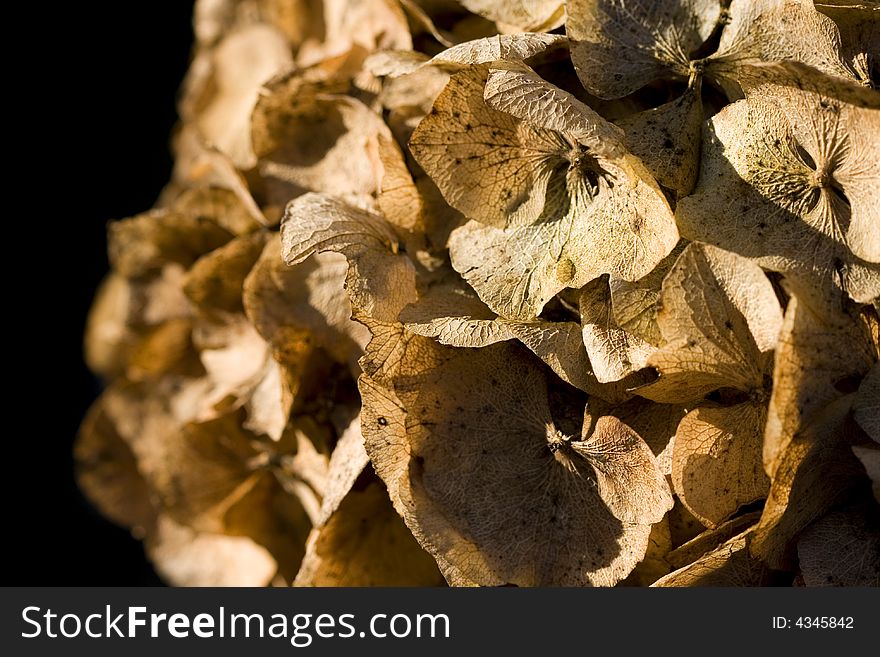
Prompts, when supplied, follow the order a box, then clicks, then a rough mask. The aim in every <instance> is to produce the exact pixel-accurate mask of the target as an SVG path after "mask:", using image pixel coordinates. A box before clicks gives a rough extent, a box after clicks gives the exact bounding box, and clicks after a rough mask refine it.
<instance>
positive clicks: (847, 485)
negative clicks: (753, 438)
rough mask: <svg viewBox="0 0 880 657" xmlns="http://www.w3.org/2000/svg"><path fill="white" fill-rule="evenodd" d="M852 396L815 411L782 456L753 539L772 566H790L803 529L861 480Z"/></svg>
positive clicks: (754, 551) (753, 548)
mask: <svg viewBox="0 0 880 657" xmlns="http://www.w3.org/2000/svg"><path fill="white" fill-rule="evenodd" d="M853 397H854V395H846V396H845V397H841V398H840V399H837V400H836V401H833V402H831V403H829V404H827V405H826V406H825V407H824V408H821V409H820V410H818V411H817V412H816V413H814V414H813V415H812V416H811V417H810V421H809V422H808V423H805V424H804V426H803V427H802V428H801V429H800V430H799V431H798V432H797V433H795V434H794V436H793V437H792V438H791V441H790V442H789V443H788V445H787V447H785V449H784V450H783V451H782V452H781V453H780V455H779V457H778V460H777V466H776V470H775V472H774V473H773V475H772V476H771V482H772V483H771V485H770V493H769V495H768V497H767V502H766V504H765V505H764V513H763V514H762V516H761V521H760V522H759V523H758V526H757V528H756V529H755V533H754V539H753V541H752V544H751V551H752V554H753V555H755V556H756V557H758V558H760V559H762V560H764V561H765V562H766V563H767V564H768V565H769V566H770V567H771V568H777V569H783V568H789V569H790V568H791V566H792V564H793V561H794V547H795V546H794V538H795V537H796V536H797V535H798V533H799V532H800V531H802V530H803V529H804V528H805V527H807V525H809V524H810V523H812V522H813V521H815V520H817V519H818V518H820V517H822V516H823V515H824V514H825V513H827V512H828V511H829V510H830V509H831V508H832V507H833V506H834V505H835V504H837V503H840V502H841V501H843V500H844V499H846V497H847V496H848V495H849V494H850V493H851V491H852V490H853V489H854V488H855V487H856V486H858V485H860V479H861V474H862V472H863V469H862V467H861V464H860V463H859V462H858V460H857V459H856V457H855V456H854V455H853V453H852V451H851V450H850V449H849V445H848V442H849V441H850V440H851V438H850V436H849V433H850V431H851V430H850V429H849V428H848V427H847V424H846V419H847V416H848V415H849V413H850V411H851V408H852V402H853ZM861 481H863V479H861Z"/></svg>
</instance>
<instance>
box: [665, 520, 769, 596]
mask: <svg viewBox="0 0 880 657" xmlns="http://www.w3.org/2000/svg"><path fill="white" fill-rule="evenodd" d="M750 531H751V530H747V531H745V532H743V533H742V534H740V535H739V536H735V537H734V538H731V539H730V540H729V541H727V542H726V543H724V544H722V545H721V547H719V548H717V549H715V550H712V551H711V552H709V553H707V554H705V555H703V556H702V557H700V558H699V559H697V560H696V561H695V562H693V563H692V564H690V565H688V566H685V567H684V568H679V569H678V570H675V571H673V572H671V573H669V574H668V575H667V576H666V577H662V578H661V579H659V580H658V581H656V582H655V583H654V584H653V586H658V587H670V586H762V585H767V584H768V583H769V581H770V578H769V572H768V570H767V567H766V566H765V565H764V564H763V563H761V562H760V561H758V560H757V559H753V558H752V557H751V556H750V555H749V539H750V537H751V534H750Z"/></svg>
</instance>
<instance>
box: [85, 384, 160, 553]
mask: <svg viewBox="0 0 880 657" xmlns="http://www.w3.org/2000/svg"><path fill="white" fill-rule="evenodd" d="M122 386H124V384H123V383H119V384H116V386H114V387H112V388H109V389H108V390H106V391H105V392H104V394H103V395H102V396H101V397H100V398H98V400H97V401H96V402H95V403H94V404H93V405H92V407H91V408H90V409H89V411H88V413H87V414H86V417H85V419H84V420H83V423H82V426H81V427H80V430H79V435H78V436H77V440H76V443H75V444H74V459H75V462H76V478H77V484H78V485H79V487H80V489H81V490H82V491H83V492H84V493H85V494H86V496H87V497H88V498H89V501H91V503H92V504H94V505H95V506H97V507H98V509H99V510H100V511H101V513H102V514H104V515H105V516H107V517H108V518H109V519H110V520H112V521H113V522H115V523H116V524H119V525H122V526H123V527H128V528H130V529H131V531H132V533H133V534H134V535H135V536H143V534H144V532H145V531H146V530H147V529H148V528H150V527H151V526H152V524H153V522H154V519H155V510H154V508H153V504H152V502H151V500H150V489H149V487H148V486H147V482H146V481H145V480H144V478H143V477H142V476H141V473H140V471H139V470H138V467H137V462H136V461H135V458H134V454H133V453H132V451H131V448H130V447H129V446H128V444H127V443H126V442H125V440H124V439H123V438H122V437H121V436H120V435H119V429H118V426H117V424H118V423H117V419H116V417H114V415H115V413H114V411H115V412H116V413H118V412H119V410H120V408H119V405H118V404H112V403H109V404H108V403H107V400H108V398H110V397H112V396H114V395H116V394H117V390H118V389H119V388H120V387H122Z"/></svg>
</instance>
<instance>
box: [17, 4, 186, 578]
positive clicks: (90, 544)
mask: <svg viewBox="0 0 880 657" xmlns="http://www.w3.org/2000/svg"><path fill="white" fill-rule="evenodd" d="M38 7H41V8H42V10H41V11H42V12H43V13H42V15H34V16H30V17H28V18H27V19H25V20H22V21H14V20H12V19H10V22H9V23H7V30H10V31H15V30H17V29H21V30H22V31H23V34H22V35H20V36H23V37H25V38H24V40H23V43H24V44H27V45H23V46H22V47H21V48H20V50H18V51H17V52H15V53H13V56H12V57H9V58H7V59H6V68H7V70H9V71H10V72H12V74H13V75H12V78H13V79H14V80H15V81H14V82H11V83H8V86H7V92H6V93H4V96H6V100H5V101H4V104H5V105H6V106H7V111H8V110H10V109H11V110H12V111H13V117H12V120H11V121H10V122H9V123H7V124H6V125H7V129H9V128H10V126H11V128H12V129H11V134H10V135H9V138H10V141H13V142H15V143H16V145H17V146H18V148H19V149H20V151H19V153H18V154H19V155H20V157H16V158H14V159H13V161H12V162H10V161H9V160H7V165H9V164H12V166H13V170H14V171H15V173H14V174H13V175H12V176H11V177H10V178H8V179H7V185H6V186H5V187H6V190H7V192H8V194H9V195H10V196H8V197H7V198H8V199H9V198H11V199H14V200H15V205H14V206H13V207H20V208H21V209H20V210H12V211H11V212H10V210H11V208H10V206H7V207H6V210H7V215H6V217H5V219H6V221H5V222H4V224H5V225H6V226H7V228H11V230H7V231H5V232H6V235H5V237H4V242H5V246H6V257H5V258H4V260H5V261H6V263H5V264H6V266H7V273H6V280H7V286H6V287H7V292H8V293H11V297H10V296H7V303H9V304H10V305H9V306H7V308H8V309H9V311H10V314H9V315H8V316H7V317H6V319H7V322H5V323H6V325H7V328H12V329H13V331H12V335H13V336H14V337H12V338H9V339H8V340H7V341H6V343H7V353H6V358H5V360H6V362H7V364H10V363H14V365H13V368H12V371H11V372H10V370H9V368H8V367H7V368H4V369H6V370H7V374H11V376H8V377H7V381H8V382H11V385H12V390H11V391H10V393H9V394H8V395H7V398H6V400H5V402H6V403H5V404H4V406H6V409H7V413H6V417H7V419H8V423H7V424H6V427H7V431H9V433H8V434H7V435H6V436H5V439H6V440H7V441H8V442H9V443H11V445H12V448H13V449H12V450H11V452H10V451H7V452H6V453H7V458H10V460H9V461H7V462H6V467H5V468H4V471H5V475H4V476H3V481H4V490H5V504H6V505H8V506H7V509H11V511H12V513H11V517H8V516H7V517H6V522H4V523H3V524H4V529H3V535H4V537H5V542H6V544H7V545H8V546H10V547H12V548H13V552H14V553H16V554H18V558H17V559H14V560H10V561H7V562H6V563H7V567H6V568H4V569H3V571H5V572H4V578H3V579H4V584H9V583H14V584H23V585H38V584H39V585H59V584H61V585H65V584H71V585H72V584H78V585H111V586H112V585H149V584H160V581H159V580H158V578H157V577H156V575H155V573H154V572H153V570H152V568H151V567H150V565H149V564H148V562H147V561H146V560H145V558H144V553H143V549H142V547H141V545H140V543H139V542H138V541H135V540H134V539H133V538H131V536H130V535H129V534H128V532H127V531H126V530H124V529H121V528H118V527H116V526H114V525H112V524H110V523H109V522H107V521H106V520H104V519H103V518H102V517H101V516H100V515H99V514H98V513H97V512H96V511H95V510H94V509H92V508H91V506H90V505H89V503H88V502H87V501H86V500H85V499H84V498H83V497H82V495H81V494H80V493H79V491H78V490H77V488H76V485H75V483H74V478H73V460H72V453H71V450H72V445H73V440H74V437H75V435H76V432H77V428H78V425H79V423H80V421H81V419H82V417H83V414H84V413H85V410H86V408H87V407H88V405H89V404H90V403H91V402H92V401H93V400H94V399H95V397H96V396H97V395H98V394H99V392H100V389H101V383H100V381H98V380H97V379H96V378H95V377H94V376H93V375H92V374H91V373H90V372H89V371H88V369H87V368H86V367H85V365H84V363H83V361H82V332H83V326H84V323H85V318H86V313H87V311H88V308H89V304H90V302H91V299H92V296H93V294H94V291H95V288H96V286H97V285H98V283H99V281H100V280H101V278H102V277H103V276H104V274H105V273H106V271H107V257H106V239H105V227H106V224H107V222H108V221H109V220H112V219H119V218H123V217H126V216H131V215H134V214H137V213H138V212H142V211H144V210H146V209H148V208H150V207H151V206H152V205H153V203H154V201H155V199H156V196H157V195H158V193H159V191H160V190H161V188H162V186H163V185H164V183H165V182H166V181H167V179H168V177H169V175H170V171H171V164H172V161H171V155H170V146H169V139H170V134H171V130H172V127H173V125H174V123H175V121H176V118H177V117H176V109H175V102H176V96H177V90H178V87H179V85H180V82H181V80H182V79H183V76H184V73H185V71H186V68H187V65H188V63H189V59H190V51H191V47H192V27H191V25H192V23H191V14H192V2H186V1H184V0H156V1H152V2H118V1H116V2H96V3H57V4H49V5H44V4H38ZM47 50H48V55H49V56H48V58H46V54H47ZM34 53H38V54H39V55H40V57H39V58H36V57H34V59H38V61H39V63H34V62H33V61H32V60H31V55H32V54H34ZM8 79H9V78H7V80H8ZM7 94H8V95H7ZM19 119H23V120H21V121H19ZM7 155H8V151H7ZM10 183H11V186H10ZM10 265H11V267H10ZM4 433H5V432H4ZM10 454H11V457H10V456H9V455H10Z"/></svg>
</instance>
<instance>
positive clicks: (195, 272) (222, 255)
mask: <svg viewBox="0 0 880 657" xmlns="http://www.w3.org/2000/svg"><path fill="white" fill-rule="evenodd" d="M266 239H267V235H266V234H265V233H253V234H250V235H245V236H243V237H239V238H236V239H234V240H232V241H231V242H229V243H228V244H225V245H223V246H221V247H220V248H217V249H215V250H213V251H211V252H210V253H208V254H206V255H204V256H202V257H201V258H199V259H198V260H197V261H196V262H195V263H194V264H193V266H192V267H191V268H190V270H189V271H188V272H187V275H186V278H185V279H184V282H183V291H184V293H185V294H186V296H187V298H189V300H190V301H191V302H192V303H193V305H195V307H196V308H198V309H199V310H200V311H202V312H204V313H212V312H220V313H224V312H225V313H235V312H242V311H243V310H244V308H243V306H242V301H241V295H242V287H243V285H244V280H245V278H246V277H247V275H248V273H250V271H251V268H252V267H253V266H254V263H256V261H257V258H259V257H260V254H261V253H262V252H263V245H264V244H265V242H266Z"/></svg>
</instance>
